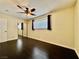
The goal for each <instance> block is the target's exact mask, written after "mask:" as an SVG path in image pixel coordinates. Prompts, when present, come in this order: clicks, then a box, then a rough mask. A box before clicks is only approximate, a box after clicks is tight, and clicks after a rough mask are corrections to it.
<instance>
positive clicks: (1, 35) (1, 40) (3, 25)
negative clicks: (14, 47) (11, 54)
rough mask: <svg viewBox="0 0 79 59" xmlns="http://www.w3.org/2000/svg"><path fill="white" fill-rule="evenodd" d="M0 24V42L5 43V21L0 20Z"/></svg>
mask: <svg viewBox="0 0 79 59" xmlns="http://www.w3.org/2000/svg"><path fill="white" fill-rule="evenodd" d="M0 24H1V25H0V33H1V34H0V37H1V38H0V42H5V41H7V20H6V19H1V20H0Z"/></svg>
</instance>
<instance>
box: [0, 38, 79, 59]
mask: <svg viewBox="0 0 79 59" xmlns="http://www.w3.org/2000/svg"><path fill="white" fill-rule="evenodd" d="M0 59H78V56H77V55H76V53H75V51H74V50H71V49H67V48H64V47H60V46H57V45H53V44H49V43H46V42H41V41H38V40H34V39H31V38H26V37H23V38H22V39H21V38H20V39H17V40H13V41H7V42H4V43H0Z"/></svg>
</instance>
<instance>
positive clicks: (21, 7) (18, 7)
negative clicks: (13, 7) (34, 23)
mask: <svg viewBox="0 0 79 59" xmlns="http://www.w3.org/2000/svg"><path fill="white" fill-rule="evenodd" d="M17 7H18V8H20V9H22V10H24V9H23V8H22V7H21V6H20V5H17ZM24 11H25V10H24Z"/></svg>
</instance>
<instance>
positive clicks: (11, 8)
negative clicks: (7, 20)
mask: <svg viewBox="0 0 79 59" xmlns="http://www.w3.org/2000/svg"><path fill="white" fill-rule="evenodd" d="M75 1H76V0H0V12H1V13H5V14H8V15H12V16H16V17H18V18H21V19H28V18H32V17H37V16H40V15H43V14H45V13H48V12H49V11H51V10H52V11H53V10H57V9H60V8H65V7H69V6H72V5H73V4H74V3H75ZM17 4H20V5H22V6H27V7H29V8H36V11H35V12H34V13H35V14H36V16H26V15H25V14H21V13H18V12H20V11H22V10H21V9H19V8H18V7H17V6H16V5H17Z"/></svg>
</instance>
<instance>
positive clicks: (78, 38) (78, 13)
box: [74, 0, 79, 54]
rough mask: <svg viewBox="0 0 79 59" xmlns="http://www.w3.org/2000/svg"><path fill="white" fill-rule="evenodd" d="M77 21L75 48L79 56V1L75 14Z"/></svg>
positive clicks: (78, 1)
mask: <svg viewBox="0 0 79 59" xmlns="http://www.w3.org/2000/svg"><path fill="white" fill-rule="evenodd" d="M74 16H75V18H74V19H75V20H74V24H75V25H74V34H75V36H74V41H75V48H76V50H77V52H78V54H79V0H77V3H76V5H75V12H74Z"/></svg>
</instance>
